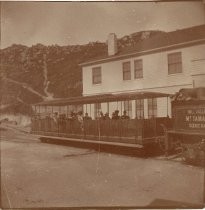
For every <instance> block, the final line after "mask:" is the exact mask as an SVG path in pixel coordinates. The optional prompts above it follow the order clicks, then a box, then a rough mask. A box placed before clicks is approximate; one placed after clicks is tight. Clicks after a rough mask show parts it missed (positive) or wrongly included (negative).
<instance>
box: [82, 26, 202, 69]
mask: <svg viewBox="0 0 205 210" xmlns="http://www.w3.org/2000/svg"><path fill="white" fill-rule="evenodd" d="M201 43H205V24H203V25H199V26H194V27H191V28H185V29H180V30H176V31H172V32H167V33H159V34H158V35H156V36H153V37H151V38H147V39H144V40H141V41H139V42H138V43H137V44H135V45H133V46H129V47H125V48H123V49H121V50H120V51H119V52H118V53H117V54H116V55H113V56H108V55H102V56H101V57H99V58H97V59H94V60H90V61H87V62H84V63H82V64H80V65H81V66H89V65H94V64H98V63H104V62H109V61H113V60H118V59H124V58H127V57H132V56H137V55H143V54H148V53H154V52H158V51H159V52H160V51H163V50H168V49H174V48H179V47H183V46H184V47H186V46H191V45H194V44H201Z"/></svg>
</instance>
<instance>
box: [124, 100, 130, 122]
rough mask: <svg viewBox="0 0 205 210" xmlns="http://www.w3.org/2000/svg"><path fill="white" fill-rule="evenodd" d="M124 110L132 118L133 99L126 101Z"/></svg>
mask: <svg viewBox="0 0 205 210" xmlns="http://www.w3.org/2000/svg"><path fill="white" fill-rule="evenodd" d="M124 111H126V112H127V115H128V116H129V117H130V118H132V101H124Z"/></svg>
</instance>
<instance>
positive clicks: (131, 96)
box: [34, 92, 170, 106]
mask: <svg viewBox="0 0 205 210" xmlns="http://www.w3.org/2000/svg"><path fill="white" fill-rule="evenodd" d="M169 96H170V94H167V93H158V92H132V93H119V94H101V95H92V96H79V97H72V98H65V99H55V100H50V101H43V102H40V103H37V104H34V105H42V106H66V105H79V104H93V103H105V102H114V101H126V100H135V99H145V98H160V97H169Z"/></svg>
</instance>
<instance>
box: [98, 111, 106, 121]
mask: <svg viewBox="0 0 205 210" xmlns="http://www.w3.org/2000/svg"><path fill="white" fill-rule="evenodd" d="M99 119H100V120H104V119H105V117H104V114H103V112H100V118H99Z"/></svg>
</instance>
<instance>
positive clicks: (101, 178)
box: [1, 126, 204, 208]
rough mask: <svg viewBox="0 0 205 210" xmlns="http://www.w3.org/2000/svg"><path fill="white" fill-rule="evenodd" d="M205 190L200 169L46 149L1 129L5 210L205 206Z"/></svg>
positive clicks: (29, 138)
mask: <svg viewBox="0 0 205 210" xmlns="http://www.w3.org/2000/svg"><path fill="white" fill-rule="evenodd" d="M203 190H204V170H203V169H202V168H200V167H195V166H190V165H185V164H183V163H182V162H180V161H173V160H166V159H165V158H156V157H149V158H140V157H130V156H123V155H120V154H119V155H117V154H110V153H102V152H100V151H99V152H98V151H94V150H90V149H82V148H73V147H69V146H62V145H53V144H45V143H41V142H40V141H39V139H38V138H37V137H36V136H34V135H31V134H29V133H25V132H22V130H17V129H15V128H8V127H5V126H3V127H2V126H1V205H2V207H3V208H30V207H82V206H84V207H96V206H97V207H116V206H123V207H133V206H134V207H140V206H141V207H142V206H143V207H144V206H147V205H150V204H152V203H154V202H155V201H157V200H161V201H168V200H169V201H175V202H178V203H179V205H180V203H181V202H182V203H189V204H197V205H202V204H203ZM165 203H166V202H165ZM167 205H168V207H169V204H167ZM179 207H180V206H179ZM182 207H183V206H182Z"/></svg>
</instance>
